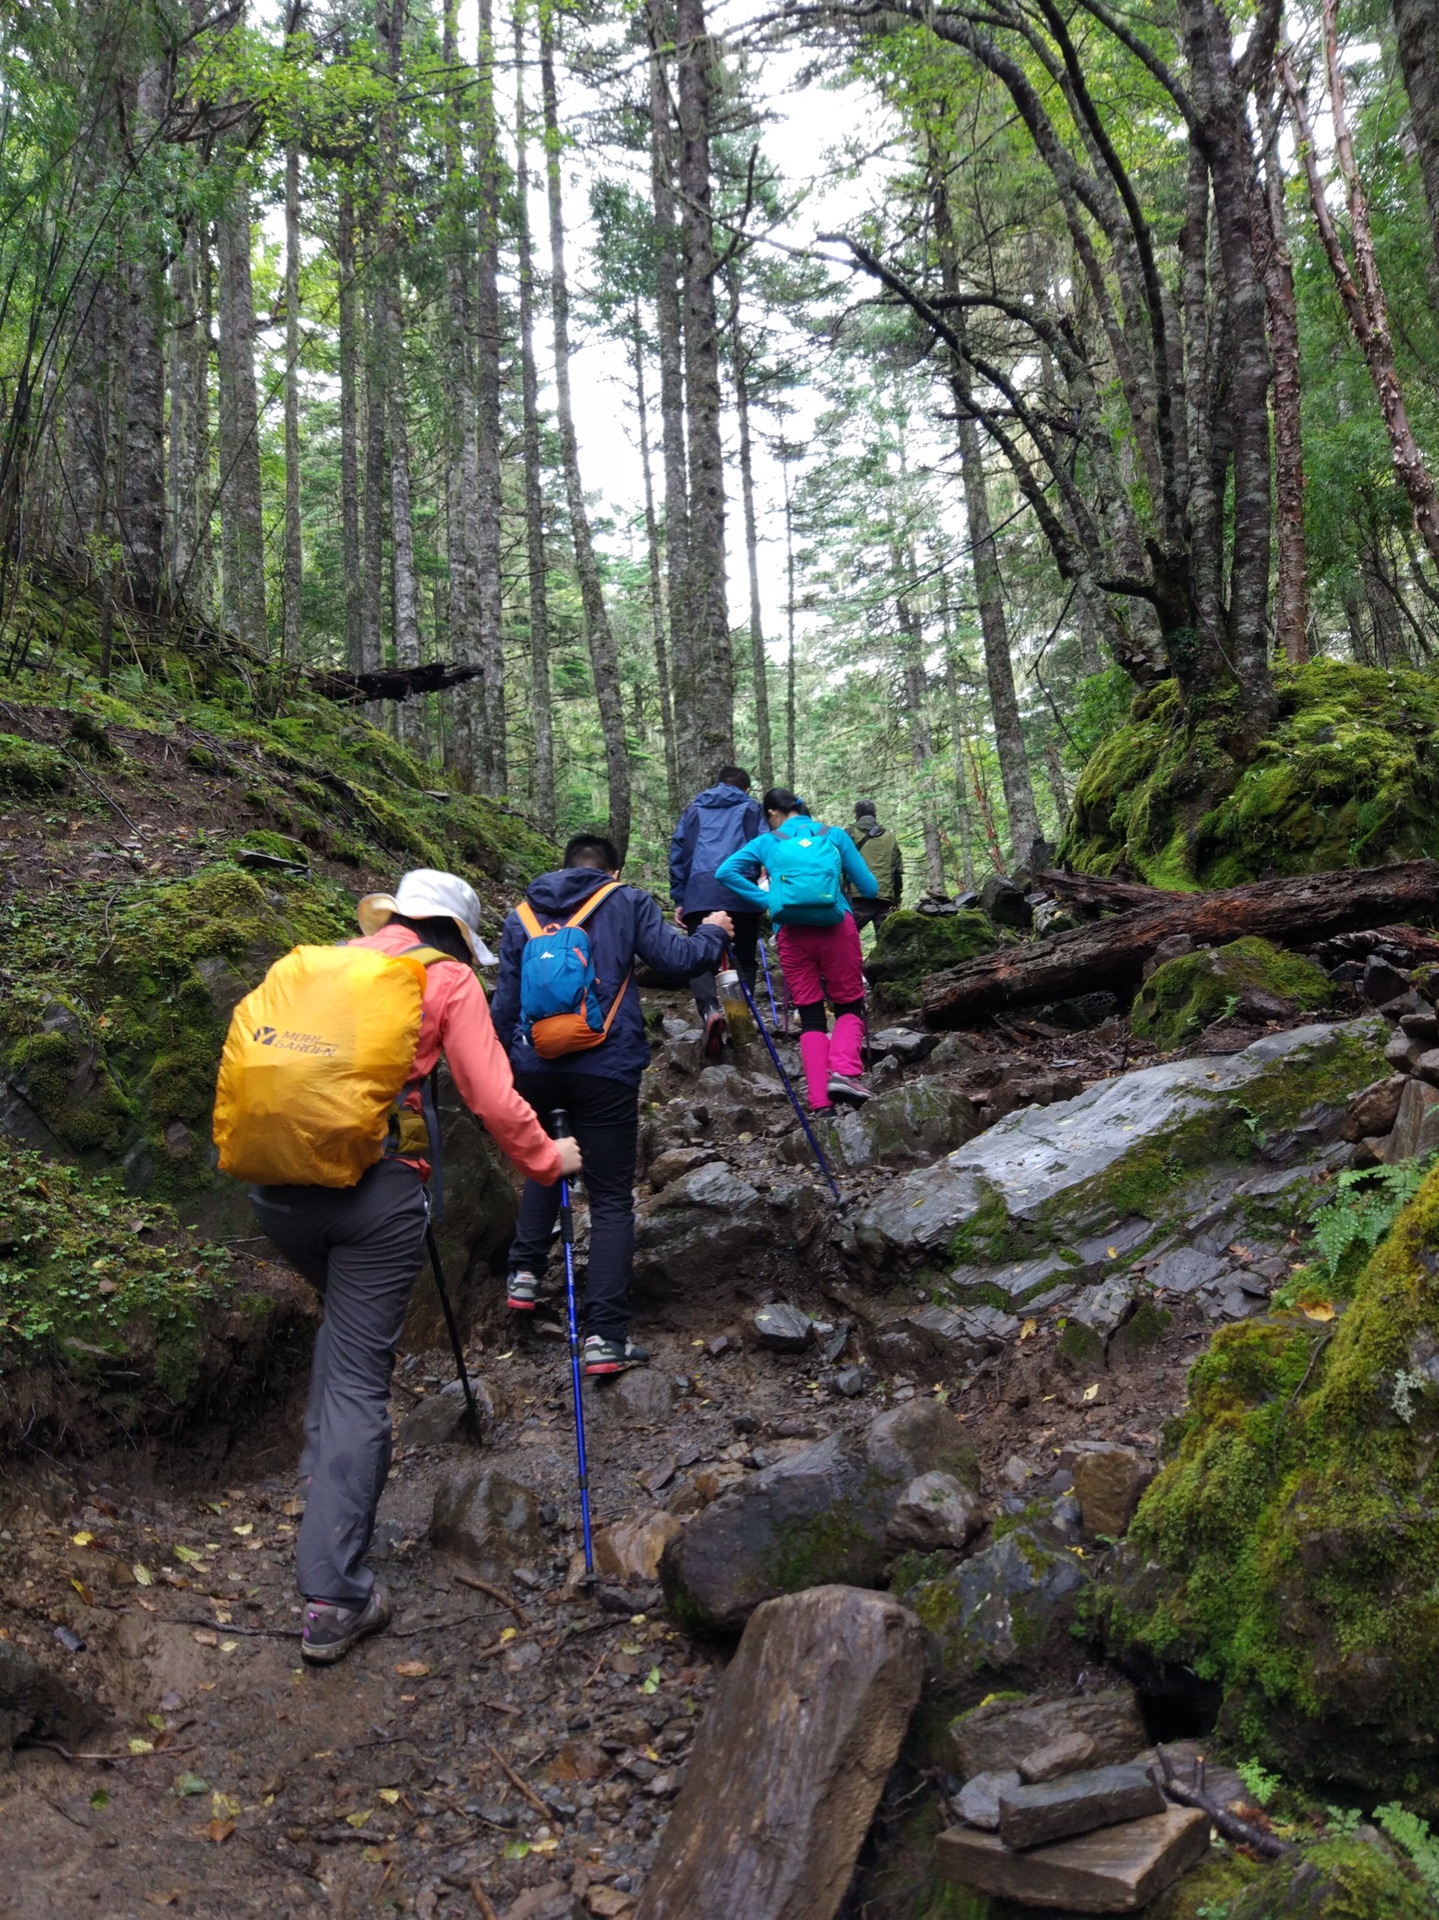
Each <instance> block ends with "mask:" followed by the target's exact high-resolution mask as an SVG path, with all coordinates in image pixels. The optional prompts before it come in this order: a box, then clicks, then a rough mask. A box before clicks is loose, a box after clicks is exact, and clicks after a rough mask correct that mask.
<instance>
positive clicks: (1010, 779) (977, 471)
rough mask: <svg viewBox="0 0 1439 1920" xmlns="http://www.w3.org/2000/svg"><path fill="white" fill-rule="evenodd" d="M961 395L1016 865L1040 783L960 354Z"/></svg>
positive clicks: (964, 462)
mask: <svg viewBox="0 0 1439 1920" xmlns="http://www.w3.org/2000/svg"><path fill="white" fill-rule="evenodd" d="M952 366H953V373H952V376H951V377H952V380H953V382H954V386H955V391H956V397H957V399H958V403H959V404H958V416H959V418H958V425H957V432H958V434H959V466H960V477H961V480H962V482H963V485H964V515H965V520H966V522H967V523H968V527H969V551H970V565H971V567H972V569H973V572H974V592H975V598H976V600H977V601H978V602H979V626H980V632H981V634H982V635H983V637H984V671H985V679H986V680H987V682H988V684H989V710H990V717H991V719H992V720H993V722H994V746H995V751H996V753H997V754H998V755H999V777H1000V779H1001V781H1002V782H1003V785H1004V805H1005V811H1006V813H1007V814H1008V816H1009V845H1010V855H1011V859H1012V861H1013V864H1014V865H1016V866H1018V865H1020V864H1022V863H1023V862H1024V861H1025V860H1027V859H1028V857H1029V848H1030V843H1031V842H1032V841H1033V840H1034V839H1035V838H1036V837H1037V835H1038V833H1039V815H1038V812H1037V811H1036V808H1035V804H1034V787H1033V784H1032V782H1031V780H1030V776H1029V762H1028V760H1027V759H1026V757H1025V752H1024V733H1023V731H1022V729H1021V727H1020V723H1019V698H1018V696H1017V694H1016V693H1015V689H1014V662H1013V660H1012V659H1011V657H1010V651H1009V627H1008V623H1007V621H1006V619H1005V614H1004V582H1003V580H1002V578H1001V577H1000V571H999V550H998V548H997V547H996V545H995V539H994V533H993V531H992V528H991V525H990V517H989V483H988V480H987V477H986V475H985V471H984V453H983V450H982V449H981V447H980V444H979V429H978V428H977V427H976V426H975V424H974V421H973V419H972V418H971V417H970V414H969V411H968V404H969V367H968V365H967V363H966V362H965V361H964V360H963V359H962V358H961V357H960V356H959V355H958V354H956V355H955V356H954V357H953V360H952Z"/></svg>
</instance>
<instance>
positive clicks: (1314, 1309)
mask: <svg viewBox="0 0 1439 1920" xmlns="http://www.w3.org/2000/svg"><path fill="white" fill-rule="evenodd" d="M1300 1312H1301V1313H1302V1314H1303V1315H1304V1318H1305V1319H1306V1320H1332V1319H1333V1318H1334V1309H1333V1307H1331V1306H1330V1304H1329V1302H1328V1301H1327V1300H1316V1301H1315V1302H1314V1304H1313V1306H1309V1307H1301V1308H1300Z"/></svg>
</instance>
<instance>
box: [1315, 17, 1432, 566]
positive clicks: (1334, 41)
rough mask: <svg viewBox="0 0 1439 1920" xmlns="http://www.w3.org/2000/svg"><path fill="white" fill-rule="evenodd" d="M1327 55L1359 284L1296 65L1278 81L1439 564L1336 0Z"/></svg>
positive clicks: (1403, 472)
mask: <svg viewBox="0 0 1439 1920" xmlns="http://www.w3.org/2000/svg"><path fill="white" fill-rule="evenodd" d="M1324 54H1325V63H1326V66H1327V68H1328V74H1329V103H1330V109H1331V111H1332V113H1333V116H1334V157H1335V160H1336V161H1337V162H1338V166H1339V171H1340V174H1341V176H1342V177H1343V180H1344V187H1345V192H1346V195H1347V197H1348V202H1349V227H1350V232H1351V234H1352V236H1353V242H1354V258H1355V263H1356V267H1357V275H1358V284H1357V285H1356V283H1355V274H1354V273H1353V272H1351V271H1350V267H1349V261H1348V259H1347V257H1346V256H1345V252H1344V243H1343V241H1342V240H1341V239H1340V237H1339V230H1338V228H1337V227H1336V226H1335V224H1334V216H1333V214H1332V213H1331V212H1330V211H1329V203H1328V201H1327V200H1326V199H1325V197H1324V181H1323V179H1322V177H1321V175H1320V172H1319V162H1318V160H1317V158H1316V157H1315V150H1314V135H1313V131H1312V129H1311V127H1310V124H1309V113H1308V109H1307V107H1306V106H1305V103H1304V96H1303V94H1302V93H1301V92H1300V91H1299V83H1298V81H1297V80H1296V79H1295V77H1294V70H1293V68H1292V67H1291V66H1290V65H1289V62H1288V60H1287V59H1281V61H1280V67H1279V74H1280V79H1281V80H1282V81H1283V83H1284V91H1285V93H1286V94H1287V95H1288V98H1289V110H1290V113H1291V114H1292V115H1293V119H1294V128H1295V133H1296V134H1297V136H1298V141H1299V152H1300V156H1301V158H1302V160H1303V162H1304V173H1305V179H1306V181H1307V183H1308V187H1309V204H1310V206H1311V207H1312V208H1313V210H1314V224H1315V226H1316V227H1317V228H1318V230H1319V238H1320V240H1321V241H1322V242H1323V245H1324V251H1325V254H1326V255H1327V257H1328V260H1329V268H1330V271H1331V273H1332V274H1333V276H1334V284H1335V286H1336V288H1337V289H1338V292H1339V298H1340V300H1341V302H1342V303H1343V307H1344V312H1345V314H1346V316H1347V318H1348V321H1349V325H1350V328H1351V329H1352V331H1353V334H1354V338H1355V339H1356V340H1357V341H1358V343H1359V347H1360V350H1361V352H1362V353H1363V355H1364V360H1365V364H1366V365H1367V366H1368V368H1369V377H1370V379H1371V380H1372V381H1373V383H1374V392H1375V394H1376V396H1377V397H1378V401H1379V411H1380V413H1381V414H1382V416H1383V419H1384V426H1385V430H1386V431H1387V433H1388V435H1389V450H1390V454H1391V457H1392V459H1393V462H1394V471H1395V473H1396V474H1397V476H1398V479H1399V484H1400V486H1401V487H1403V489H1404V491H1405V493H1406V495H1407V496H1408V499H1409V504H1410V506H1411V507H1412V508H1413V511H1414V525H1415V527H1416V529H1417V530H1418V533H1419V537H1420V539H1421V540H1422V541H1423V542H1424V544H1425V546H1426V547H1427V548H1428V549H1429V556H1430V558H1431V559H1432V560H1433V561H1434V562H1435V563H1436V565H1439V493H1436V491H1435V486H1434V479H1433V476H1432V475H1431V473H1430V472H1429V468H1428V465H1427V464H1426V462H1425V459H1424V455H1423V453H1422V452H1421V451H1420V448H1419V443H1418V441H1417V440H1416V439H1415V437H1414V429H1413V427H1412V426H1411V425H1410V421H1409V409H1408V407H1407V406H1406V405H1405V403H1404V390H1403V388H1402V387H1401V386H1400V384H1399V373H1398V369H1397V368H1396V366H1395V364H1394V342H1393V338H1392V337H1391V335H1390V332H1389V310H1388V307H1387V305H1386V303H1385V299H1384V288H1383V285H1382V283H1381V282H1380V279H1379V263H1378V261H1377V259H1376V258H1375V254H1374V238H1373V234H1372V232H1371V230H1370V226H1369V205H1368V201H1367V199H1366V197H1365V194H1364V188H1363V185H1362V184H1361V182H1360V179H1359V169H1358V166H1357V164H1356V162H1355V159H1354V142H1353V138H1352V136H1351V134H1350V131H1349V116H1348V112H1347V109H1346V103H1345V89H1344V70H1343V68H1342V66H1341V65H1340V62H1339V34H1338V21H1337V13H1336V4H1335V0H1325V4H1324Z"/></svg>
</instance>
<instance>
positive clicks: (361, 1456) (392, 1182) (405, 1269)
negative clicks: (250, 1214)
mask: <svg viewBox="0 0 1439 1920" xmlns="http://www.w3.org/2000/svg"><path fill="white" fill-rule="evenodd" d="M250 1199H251V1201H252V1203H253V1204H254V1208H255V1213H256V1216H257V1218H258V1219H259V1222H260V1225H261V1226H262V1227H263V1228H264V1230H265V1232H266V1233H267V1234H268V1235H269V1236H270V1238H271V1239H272V1240H273V1241H274V1243H275V1245H276V1246H277V1247H278V1248H279V1249H280V1252H281V1253H282V1254H284V1256H285V1258H286V1259H287V1260H288V1261H289V1262H290V1264H291V1266H293V1267H296V1268H297V1269H298V1270H299V1271H300V1273H302V1274H303V1275H304V1277H305V1278H306V1279H307V1280H308V1281H309V1283H310V1285H311V1286H312V1287H313V1288H314V1289H315V1291H316V1292H317V1293H318V1294H319V1296H320V1298H321V1300H322V1301H323V1302H324V1308H325V1317H324V1319H323V1320H322V1321H321V1322H320V1331H319V1332H318V1333H317V1334H316V1335H315V1355H314V1360H313V1362H312V1364H311V1369H310V1397H309V1400H308V1401H307V1402H306V1405H305V1448H304V1452H303V1453H302V1454H301V1456H300V1477H301V1479H302V1480H308V1482H309V1490H308V1492H307V1494H306V1496H305V1517H304V1519H303V1520H302V1521H301V1522H300V1533H299V1539H298V1541H297V1543H296V1551H295V1583H296V1585H297V1586H298V1587H299V1589H300V1592H301V1593H302V1594H303V1595H304V1596H305V1598H306V1599H307V1600H329V1601H333V1602H335V1603H337V1604H338V1605H340V1606H342V1607H362V1606H363V1605H364V1604H365V1602H366V1600H368V1599H369V1597H370V1590H371V1588H372V1587H373V1586H374V1584H375V1576H374V1575H373V1574H372V1573H371V1572H370V1569H369V1568H368V1567H367V1566H364V1565H363V1564H362V1562H363V1559H364V1556H365V1553H366V1552H367V1550H368V1548H369V1545H370V1535H371V1534H372V1533H373V1532H374V1529H375V1509H376V1508H377V1507H378V1506H379V1504H380V1495H381V1494H382V1493H383V1492H384V1490H385V1481H386V1479H387V1478H388V1476H389V1471H390V1374H391V1371H392V1369H393V1368H394V1364H395V1348H396V1347H397V1346H398V1345H399V1340H400V1333H401V1330H402V1329H403V1327H404V1324H405V1309H406V1308H407V1307H408V1306H409V1304H410V1292H411V1289H412V1288H413V1286H414V1284H415V1276H416V1275H417V1274H418V1273H419V1270H420V1260H421V1257H422V1255H423V1253H424V1249H425V1226H426V1223H427V1221H428V1219H429V1203H428V1199H427V1196H426V1193H425V1183H424V1181H423V1180H421V1178H420V1176H419V1173H418V1171H417V1170H416V1169H415V1168H414V1167H412V1166H410V1165H409V1164H408V1163H407V1162H406V1161H404V1160H381V1161H380V1162H379V1163H378V1164H377V1165H376V1166H373V1167H371V1168H370V1169H369V1171H368V1172H367V1173H366V1174H364V1175H363V1176H362V1178H361V1179H360V1181H359V1183H358V1184H357V1185H355V1186H353V1187H253V1188H252V1189H251V1191H250Z"/></svg>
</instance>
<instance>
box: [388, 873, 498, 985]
mask: <svg viewBox="0 0 1439 1920" xmlns="http://www.w3.org/2000/svg"><path fill="white" fill-rule="evenodd" d="M397 913H402V914H404V916H405V918H406V919H407V920H432V919H435V918H438V917H439V916H441V915H443V916H444V918H445V919H447V920H453V921H454V923H455V925H456V926H457V927H458V928H459V930H460V932H461V933H462V934H463V935H464V936H465V940H466V942H467V943H468V945H469V949H470V952H471V953H472V954H473V955H474V956H475V961H476V964H477V965H479V966H482V967H492V966H494V964H495V956H494V954H492V953H491V952H490V950H489V948H488V947H487V946H486V945H485V943H484V941H483V940H482V939H481V938H480V899H479V895H478V894H477V893H476V892H475V890H474V888H473V887H472V886H471V885H470V883H469V881H468V880H462V879H461V878H460V876H459V875H458V874H457V873H436V872H435V870H434V869H433V868H432V867H416V868H415V870H414V872H413V873H403V874H401V875H400V884H399V885H398V886H397V887H396V888H395V891H394V892H393V893H367V894H366V895H365V896H364V897H363V899H361V900H360V901H359V902H358V904H357V905H356V907H355V917H356V918H357V919H358V921H359V923H360V931H361V932H362V933H378V932H379V930H380V928H381V927H383V926H386V925H387V924H388V923H389V921H390V919H391V918H392V916H393V915H395V914H397Z"/></svg>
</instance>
